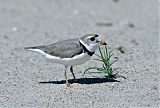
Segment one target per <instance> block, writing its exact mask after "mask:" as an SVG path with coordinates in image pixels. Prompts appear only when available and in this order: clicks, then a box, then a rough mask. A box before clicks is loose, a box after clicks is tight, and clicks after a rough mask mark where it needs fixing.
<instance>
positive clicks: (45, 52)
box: [24, 34, 107, 86]
mask: <svg viewBox="0 0 160 108" xmlns="http://www.w3.org/2000/svg"><path fill="white" fill-rule="evenodd" d="M99 45H107V44H106V43H105V42H104V41H103V40H101V37H100V36H99V35H98V34H87V35H85V36H82V37H81V38H76V39H68V40H63V41H59V42H56V43H54V44H51V45H44V46H35V47H26V48H24V49H25V50H27V51H33V52H36V53H39V54H41V55H42V56H43V57H44V58H45V59H46V60H48V61H50V62H53V63H60V64H63V65H64V66H65V73H64V76H65V80H66V85H67V86H69V85H70V84H69V83H68V79H67V68H68V67H69V66H70V71H71V73H72V75H73V78H74V79H76V78H75V75H74V73H73V66H75V65H79V64H82V63H84V62H86V61H88V60H89V59H90V57H91V56H92V55H93V54H94V53H95V50H96V49H97V48H98V46H99Z"/></svg>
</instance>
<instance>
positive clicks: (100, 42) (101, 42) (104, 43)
mask: <svg viewBox="0 0 160 108" xmlns="http://www.w3.org/2000/svg"><path fill="white" fill-rule="evenodd" d="M98 43H99V45H107V43H106V42H104V41H102V40H100V41H99V42H98Z"/></svg>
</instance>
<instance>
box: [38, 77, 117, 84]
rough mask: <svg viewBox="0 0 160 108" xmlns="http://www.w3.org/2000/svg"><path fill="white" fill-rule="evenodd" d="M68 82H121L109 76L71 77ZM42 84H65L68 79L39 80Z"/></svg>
mask: <svg viewBox="0 0 160 108" xmlns="http://www.w3.org/2000/svg"><path fill="white" fill-rule="evenodd" d="M68 82H69V83H70V84H73V83H79V84H97V83H106V82H120V81H118V80H115V79H109V78H79V79H76V80H74V79H70V80H68ZM39 83H42V84H65V83H66V81H65V80H61V81H43V82H39Z"/></svg>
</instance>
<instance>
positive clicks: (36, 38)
mask: <svg viewBox="0 0 160 108" xmlns="http://www.w3.org/2000/svg"><path fill="white" fill-rule="evenodd" d="M158 5H159V4H158V0H117V1H116V0H0V108H5V107H7V108H45V107H51V108H63V107H64V108H106V107H108V108H112V107H120V108H128V107H131V108H139V107H141V108H158V105H159V104H160V94H159V90H160V87H159V85H160V82H159V78H160V76H159V65H160V64H159V60H160V59H158V57H159V55H160V50H159V47H160V45H159V38H158V30H159V28H158ZM128 23H129V24H128ZM87 33H100V34H102V35H103V37H104V39H105V40H106V41H107V43H108V47H109V48H110V50H113V52H114V56H115V57H118V58H119V61H118V62H116V63H115V64H114V66H113V67H119V68H120V69H119V70H118V72H119V74H120V75H123V76H125V77H126V78H127V79H123V78H119V79H117V80H118V81H120V82H110V81H104V80H100V79H97V78H98V77H97V78H96V77H93V75H86V76H85V78H90V79H83V77H82V72H83V71H84V70H85V69H86V68H87V67H89V66H97V65H98V66H100V65H101V64H100V63H99V62H97V61H94V60H93V58H95V56H94V57H93V58H91V60H90V61H88V62H86V63H85V64H83V65H80V66H76V67H74V72H75V76H76V77H77V78H78V81H79V82H78V83H73V84H72V87H71V88H66V87H65V84H64V66H62V65H59V64H53V63H48V62H46V61H45V60H44V59H43V58H42V57H41V56H40V55H38V54H35V53H32V52H26V51H24V50H23V47H26V46H35V45H43V44H52V43H54V42H57V41H59V40H64V39H69V38H77V37H80V36H83V35H85V34H87ZM119 46H122V47H123V49H124V51H125V53H120V52H119V51H117V50H116V48H117V47H119ZM68 77H69V78H70V79H72V75H71V73H70V72H68ZM39 82H46V83H39ZM49 82H50V83H49Z"/></svg>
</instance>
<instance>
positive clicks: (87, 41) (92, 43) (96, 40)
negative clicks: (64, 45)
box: [79, 34, 107, 52]
mask: <svg viewBox="0 0 160 108" xmlns="http://www.w3.org/2000/svg"><path fill="white" fill-rule="evenodd" d="M79 41H80V43H81V44H83V45H84V46H85V47H86V48H87V49H88V50H89V51H91V52H94V51H95V50H96V49H97V47H98V46H99V45H107V44H106V42H105V41H103V40H102V39H101V36H100V35H98V34H87V35H85V36H83V37H81V38H80V39H79Z"/></svg>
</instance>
